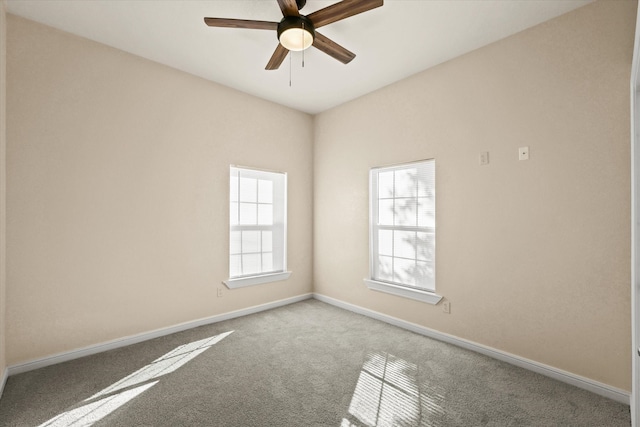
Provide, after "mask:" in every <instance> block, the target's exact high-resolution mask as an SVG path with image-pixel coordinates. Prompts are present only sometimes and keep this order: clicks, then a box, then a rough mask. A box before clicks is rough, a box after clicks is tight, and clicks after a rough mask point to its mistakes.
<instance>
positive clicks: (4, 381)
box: [0, 368, 9, 399]
mask: <svg viewBox="0 0 640 427" xmlns="http://www.w3.org/2000/svg"><path fill="white" fill-rule="evenodd" d="M7 378H9V369H7V368H5V369H4V371H3V372H2V378H0V399H1V398H2V393H3V392H4V386H5V385H6V384H7Z"/></svg>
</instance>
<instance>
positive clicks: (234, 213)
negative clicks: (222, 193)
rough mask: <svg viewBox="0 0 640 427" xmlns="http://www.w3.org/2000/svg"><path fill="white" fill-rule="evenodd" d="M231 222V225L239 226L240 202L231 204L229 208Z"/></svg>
mask: <svg viewBox="0 0 640 427" xmlns="http://www.w3.org/2000/svg"><path fill="white" fill-rule="evenodd" d="M229 220H230V221H231V225H238V202H231V205H230V207H229Z"/></svg>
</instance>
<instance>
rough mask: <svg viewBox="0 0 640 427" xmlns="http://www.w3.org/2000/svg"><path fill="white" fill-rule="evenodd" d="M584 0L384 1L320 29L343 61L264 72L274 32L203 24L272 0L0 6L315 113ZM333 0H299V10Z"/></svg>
mask: <svg viewBox="0 0 640 427" xmlns="http://www.w3.org/2000/svg"><path fill="white" fill-rule="evenodd" d="M590 2H591V0H385V4H384V5H383V6H382V7H380V8H377V9H374V10H371V11H368V12H365V13H362V14H360V15H356V16H353V17H350V18H347V19H345V20H342V21H339V22H335V23H333V24H330V25H327V26H325V27H322V28H321V29H320V32H321V33H322V34H324V35H325V36H327V37H329V38H331V39H332V40H333V41H335V42H337V43H338V44H340V45H342V46H344V47H345V48H347V49H349V50H351V51H352V52H354V53H355V54H356V55H357V56H356V58H355V59H354V60H353V61H352V62H351V63H349V64H347V65H344V64H342V63H340V62H338V61H336V60H335V59H333V58H331V57H329V56H328V55H326V54H324V53H322V52H320V51H318V50H317V49H315V48H311V49H308V50H307V51H305V53H304V56H305V58H304V59H305V67H304V68H302V66H301V62H302V53H300V52H295V53H293V56H292V60H291V62H290V61H289V58H287V59H285V61H284V62H283V63H282V65H281V66H280V69H279V70H277V71H266V70H265V69H264V67H265V65H266V64H267V62H268V60H269V58H270V57H271V54H272V53H273V51H274V49H275V47H276V45H277V43H278V41H277V36H276V33H275V31H269V30H247V29H236V28H212V27H208V26H206V25H205V24H204V21H203V18H204V17H205V16H208V17H216V18H218V17H219V18H239V19H255V20H264V21H279V20H280V19H281V18H282V13H281V12H280V9H279V7H278V4H277V3H276V0H162V1H150V0H48V1H43V0H7V10H8V12H9V13H12V14H15V15H19V16H23V17H25V18H28V19H31V20H34V21H37V22H41V23H43V24H46V25H50V26H52V27H55V28H59V29H62V30H64V31H68V32H70V33H73V34H77V35H79V36H82V37H86V38H88V39H92V40H95V41H98V42H100V43H104V44H106V45H109V46H113V47H115V48H118V49H121V50H124V51H127V52H130V53H133V54H135V55H138V56H142V57H144V58H148V59H151V60H153V61H156V62H159V63H162V64H166V65H168V66H171V67H174V68H177V69H179V70H183V71H186V72H188V73H191V74H194V75H196V76H200V77H203V78H205V79H208V80H212V81H214V82H217V83H220V84H223V85H225V86H229V87H232V88H235V89H238V90H240V91H242V92H246V93H249V94H252V95H255V96H258V97H260V98H264V99H267V100H270V101H273V102H276V103H278V104H282V105H286V106H288V107H291V108H295V109H297V110H301V111H304V112H307V113H312V114H315V113H318V112H321V111H324V110H327V109H329V108H331V107H334V106H336V105H339V104H342V103H344V102H347V101H349V100H351V99H354V98H357V97H359V96H361V95H364V94H366V93H369V92H372V91H374V90H376V89H379V88H381V87H383V86H386V85H388V84H391V83H393V82H396V81H398V80H401V79H403V78H405V77H407V76H410V75H412V74H415V73H417V72H420V71H422V70H425V69H427V68H429V67H433V66H434V65H437V64H440V63H442V62H445V61H447V60H449V59H452V58H455V57H456V56H460V55H462V54H464V53H467V52H470V51H472V50H474V49H477V48H479V47H481V46H484V45H487V44H489V43H492V42H494V41H497V40H499V39H502V38H504V37H507V36H509V35H511V34H514V33H517V32H519V31H522V30H524V29H526V28H528V27H531V26H534V25H536V24H539V23H541V22H544V21H546V20H549V19H551V18H554V17H556V16H558V15H561V14H563V13H566V12H569V11H571V10H573V9H575V8H578V7H580V6H583V5H585V4H587V3H590ZM333 3H336V0H333V1H326V0H307V5H306V6H305V7H304V9H302V13H303V14H305V15H308V14H310V13H311V12H313V11H315V10H318V9H321V8H323V7H326V6H329V5H331V4H333ZM290 64H291V65H290ZM290 73H291V80H292V83H291V86H289V74H290Z"/></svg>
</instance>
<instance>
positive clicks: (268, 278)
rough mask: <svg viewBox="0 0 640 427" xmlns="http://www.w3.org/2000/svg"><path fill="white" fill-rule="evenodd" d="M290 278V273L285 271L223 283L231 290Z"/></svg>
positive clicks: (239, 278) (234, 279) (237, 278)
mask: <svg viewBox="0 0 640 427" xmlns="http://www.w3.org/2000/svg"><path fill="white" fill-rule="evenodd" d="M289 276H291V272H290V271H283V272H281V273H271V274H262V275H260V276H247V277H236V278H233V279H227V280H223V281H222V283H224V284H225V285H226V286H227V288H229V289H237V288H244V287H245V286H253V285H261V284H263V283H271V282H278V281H280V280H287V279H288V278H289Z"/></svg>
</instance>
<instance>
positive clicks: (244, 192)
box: [240, 178, 258, 203]
mask: <svg viewBox="0 0 640 427" xmlns="http://www.w3.org/2000/svg"><path fill="white" fill-rule="evenodd" d="M240 201H241V202H253V203H256V202H257V201H258V182H257V180H256V179H253V178H240Z"/></svg>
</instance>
